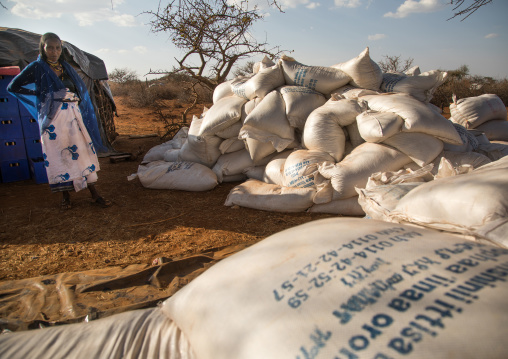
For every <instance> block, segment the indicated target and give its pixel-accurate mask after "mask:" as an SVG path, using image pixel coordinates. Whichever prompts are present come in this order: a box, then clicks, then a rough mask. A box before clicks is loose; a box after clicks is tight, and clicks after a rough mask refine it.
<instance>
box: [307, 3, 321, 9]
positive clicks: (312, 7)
mask: <svg viewBox="0 0 508 359" xmlns="http://www.w3.org/2000/svg"><path fill="white" fill-rule="evenodd" d="M319 6H321V4H320V3H318V2H311V3H309V4H308V5H306V6H305V7H306V8H307V9H311V10H312V9H315V8H317V7H319Z"/></svg>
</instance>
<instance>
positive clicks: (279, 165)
mask: <svg viewBox="0 0 508 359" xmlns="http://www.w3.org/2000/svg"><path fill="white" fill-rule="evenodd" d="M291 153H292V151H284V152H281V153H279V154H277V155H276V156H274V157H273V158H272V159H271V160H270V162H268V164H267V165H266V167H265V173H264V174H263V179H262V180H263V182H266V183H271V184H276V185H279V186H283V185H284V164H285V163H286V159H287V158H288V157H289V155H290V154H291Z"/></svg>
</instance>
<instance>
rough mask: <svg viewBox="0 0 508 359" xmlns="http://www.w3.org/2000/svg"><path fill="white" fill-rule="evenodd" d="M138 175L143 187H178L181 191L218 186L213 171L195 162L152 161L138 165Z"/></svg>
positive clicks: (205, 189) (204, 189)
mask: <svg viewBox="0 0 508 359" xmlns="http://www.w3.org/2000/svg"><path fill="white" fill-rule="evenodd" d="M137 177H138V178H139V180H140V182H141V184H142V185H143V187H146V188H151V189H176V190H181V191H193V192H195V191H208V190H211V189H213V188H215V186H217V176H216V175H215V173H213V171H212V170H211V169H210V168H208V167H206V166H203V165H201V164H199V163H195V162H165V161H156V162H150V163H148V164H147V165H140V166H139V167H138V172H137Z"/></svg>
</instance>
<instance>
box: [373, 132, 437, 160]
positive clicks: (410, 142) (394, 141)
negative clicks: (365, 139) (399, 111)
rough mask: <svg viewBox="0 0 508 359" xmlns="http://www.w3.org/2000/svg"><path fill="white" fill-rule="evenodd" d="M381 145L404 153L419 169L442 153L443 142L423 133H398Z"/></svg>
mask: <svg viewBox="0 0 508 359" xmlns="http://www.w3.org/2000/svg"><path fill="white" fill-rule="evenodd" d="M383 143H384V144H385V145H388V146H392V147H393V148H395V149H397V150H399V151H400V152H402V153H405V154H406V155H408V156H409V157H410V158H411V159H412V160H413V161H414V162H415V163H417V164H418V165H419V166H421V167H423V166H425V165H427V164H429V163H430V162H432V161H433V160H434V159H436V157H437V156H439V154H440V153H441V152H442V151H443V142H442V141H441V140H439V139H437V138H435V137H434V136H431V135H427V134H425V133H417V132H414V133H413V132H400V133H397V134H395V135H393V136H391V137H389V138H387V139H386V140H384V141H383Z"/></svg>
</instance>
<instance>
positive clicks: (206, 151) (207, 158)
mask: <svg viewBox="0 0 508 359" xmlns="http://www.w3.org/2000/svg"><path fill="white" fill-rule="evenodd" d="M222 141H223V140H222V138H220V137H217V136H194V135H190V134H189V138H188V139H187V142H185V143H184V145H183V146H182V148H181V149H180V151H179V152H178V160H179V161H188V162H196V163H200V164H202V165H205V166H207V167H212V166H213V165H214V164H215V162H216V161H217V158H219V156H220V155H221V152H220V150H219V147H220V144H221V143H222Z"/></svg>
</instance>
